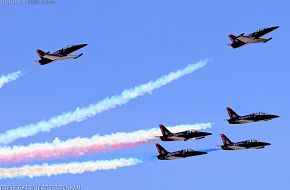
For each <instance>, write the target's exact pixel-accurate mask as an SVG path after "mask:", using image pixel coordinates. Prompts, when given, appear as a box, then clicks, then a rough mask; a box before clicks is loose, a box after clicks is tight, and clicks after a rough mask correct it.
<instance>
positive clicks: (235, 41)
mask: <svg viewBox="0 0 290 190" xmlns="http://www.w3.org/2000/svg"><path fill="white" fill-rule="evenodd" d="M277 28H279V26H273V27H269V28H262V29H259V30H258V31H256V32H253V33H251V34H249V35H245V33H242V34H240V35H239V36H235V35H233V34H229V38H230V40H231V41H232V43H230V44H227V45H229V46H232V47H233V48H238V47H241V46H244V45H247V44H250V43H266V42H268V41H269V40H271V39H272V37H271V38H268V39H265V38H261V37H262V36H264V35H265V34H268V33H269V32H272V31H273V30H276V29H277Z"/></svg>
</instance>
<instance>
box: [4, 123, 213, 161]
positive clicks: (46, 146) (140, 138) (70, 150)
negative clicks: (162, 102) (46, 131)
mask: <svg viewBox="0 0 290 190" xmlns="http://www.w3.org/2000/svg"><path fill="white" fill-rule="evenodd" d="M210 127H211V123H196V124H187V125H177V126H174V127H168V129H169V130H170V131H172V132H180V131H185V130H191V129H195V130H201V129H207V128H210ZM157 136H161V132H160V129H159V128H158V127H156V128H152V129H148V130H138V131H134V132H118V133H113V134H110V135H104V136H99V135H95V136H93V137H91V138H81V137H77V138H73V139H68V140H66V141H61V140H59V139H58V138H56V139H55V140H54V141H53V142H52V143H48V142H46V143H35V144H30V145H28V146H12V147H3V148H0V163H3V164H4V163H19V162H30V161H34V160H47V159H55V158H64V157H68V156H75V157H76V156H80V155H84V154H92V153H97V152H100V151H108V150H112V149H118V148H127V147H132V146H137V145H142V144H145V143H149V142H155V141H157V138H156V137H157Z"/></svg>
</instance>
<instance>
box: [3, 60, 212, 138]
mask: <svg viewBox="0 0 290 190" xmlns="http://www.w3.org/2000/svg"><path fill="white" fill-rule="evenodd" d="M206 64H207V60H201V61H199V62H197V63H196V64H190V65H187V66H186V67H185V68H183V69H181V70H177V71H175V72H171V73H169V74H168V75H165V76H162V77H160V78H158V79H156V80H155V81H150V82H148V83H146V84H142V85H139V86H136V87H134V88H130V89H126V90H124V91H123V92H122V93H121V94H119V95H116V96H112V97H108V98H105V99H104V100H102V101H100V102H98V103H96V104H92V105H90V106H88V107H84V108H77V109H76V110H75V111H73V112H68V113H63V114H61V115H58V116H55V117H52V118H50V119H48V120H43V121H40V122H38V123H36V124H30V125H25V126H21V127H19V128H16V129H11V130H8V131H6V132H4V133H2V134H0V143H2V144H8V143H11V142H13V141H15V140H17V139H20V138H25V137H30V136H33V135H36V134H37V133H40V132H49V131H50V130H51V129H54V128H58V127H61V126H64V125H67V124H69V123H72V122H80V121H83V120H85V119H87V118H90V117H93V116H95V115H97V114H99V113H102V112H104V111H108V110H110V109H113V108H115V107H116V106H121V105H123V104H126V103H128V102H129V101H130V100H133V99H135V98H137V97H139V96H143V95H145V94H148V93H149V94H150V93H152V91H153V90H155V89H158V88H160V87H162V86H165V85H167V84H169V83H171V82H172V81H175V80H177V79H179V78H181V77H183V76H185V75H188V74H190V73H192V72H193V71H195V70H197V69H200V68H202V67H203V66H205V65H206Z"/></svg>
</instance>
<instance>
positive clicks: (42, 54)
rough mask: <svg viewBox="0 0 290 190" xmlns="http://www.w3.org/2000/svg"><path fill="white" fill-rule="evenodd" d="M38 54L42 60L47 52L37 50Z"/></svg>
mask: <svg viewBox="0 0 290 190" xmlns="http://www.w3.org/2000/svg"><path fill="white" fill-rule="evenodd" d="M36 53H37V54H38V56H39V57H40V58H41V57H42V56H44V55H45V52H44V51H42V50H40V49H37V50H36Z"/></svg>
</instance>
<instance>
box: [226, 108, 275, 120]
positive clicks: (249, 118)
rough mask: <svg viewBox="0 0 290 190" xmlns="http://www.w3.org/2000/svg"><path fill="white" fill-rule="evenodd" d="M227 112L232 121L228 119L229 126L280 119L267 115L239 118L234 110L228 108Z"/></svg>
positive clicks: (255, 114)
mask: <svg viewBox="0 0 290 190" xmlns="http://www.w3.org/2000/svg"><path fill="white" fill-rule="evenodd" d="M227 112H228V114H229V116H230V119H227V121H228V122H229V124H243V123H251V122H257V121H268V120H271V119H274V118H278V117H279V116H278V115H273V114H266V113H262V112H259V113H252V114H249V115H245V116H239V115H238V114H237V113H236V112H234V110H232V108H230V107H227Z"/></svg>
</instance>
